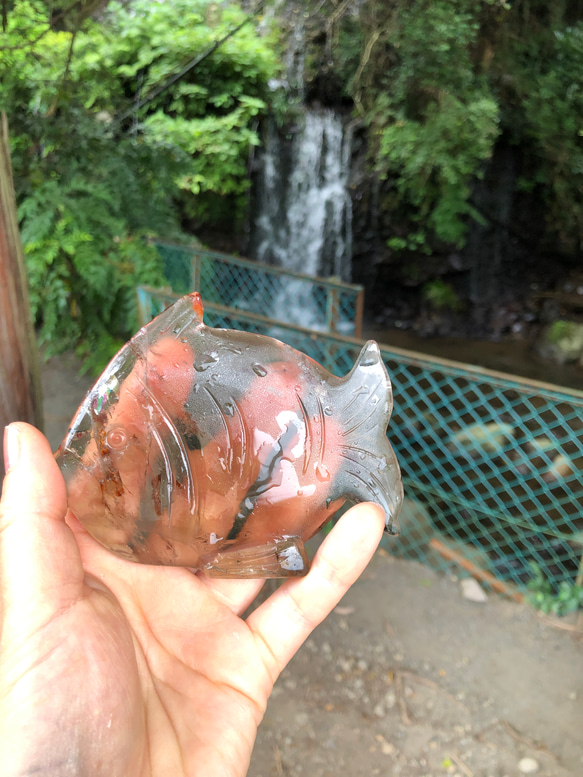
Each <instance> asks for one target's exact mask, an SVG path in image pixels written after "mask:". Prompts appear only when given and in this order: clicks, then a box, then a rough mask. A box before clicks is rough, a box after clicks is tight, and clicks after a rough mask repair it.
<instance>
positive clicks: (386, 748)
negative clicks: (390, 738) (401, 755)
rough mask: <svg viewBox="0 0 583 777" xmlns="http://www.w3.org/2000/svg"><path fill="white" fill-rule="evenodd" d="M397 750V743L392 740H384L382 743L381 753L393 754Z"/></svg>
mask: <svg viewBox="0 0 583 777" xmlns="http://www.w3.org/2000/svg"><path fill="white" fill-rule="evenodd" d="M394 752H395V745H393V744H391V742H383V743H382V744H381V753H382V754H383V755H392V754H393V753H394Z"/></svg>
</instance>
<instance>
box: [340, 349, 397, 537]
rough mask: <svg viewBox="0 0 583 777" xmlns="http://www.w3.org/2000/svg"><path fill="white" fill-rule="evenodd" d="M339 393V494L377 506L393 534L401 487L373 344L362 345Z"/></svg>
mask: <svg viewBox="0 0 583 777" xmlns="http://www.w3.org/2000/svg"><path fill="white" fill-rule="evenodd" d="M338 389H339V394H340V396H339V397H338V400H339V401H338V404H337V408H338V418H337V420H338V423H339V427H340V432H339V434H340V438H341V440H342V442H341V444H340V446H339V448H340V449H339V454H340V457H341V459H342V465H341V468H340V472H339V473H338V474H339V478H340V481H341V485H342V488H343V489H344V492H345V493H346V494H349V495H350V498H352V499H353V501H356V502H364V501H372V502H377V503H378V504H380V505H381V507H382V508H383V509H384V511H385V525H386V528H387V530H388V531H390V532H391V533H393V534H396V533H397V532H398V525H397V514H398V512H399V509H400V506H401V502H402V498H403V487H402V483H401V474H400V471H399V465H398V463H397V458H396V456H395V453H394V451H393V449H392V448H391V446H390V444H389V441H388V440H387V425H388V422H389V418H390V415H391V410H392V407H393V391H392V386H391V379H390V378H389V375H388V373H387V370H386V367H385V365H384V362H383V359H382V356H381V353H380V350H379V347H378V345H377V343H375V342H374V341H373V340H370V341H369V342H367V343H366V345H365V346H364V347H363V349H362V351H361V352H360V354H359V356H358V359H357V360H356V363H355V365H354V367H353V368H352V370H351V371H350V372H349V373H348V375H347V376H346V377H345V378H344V379H343V380H342V381H341V384H340V385H339V387H338Z"/></svg>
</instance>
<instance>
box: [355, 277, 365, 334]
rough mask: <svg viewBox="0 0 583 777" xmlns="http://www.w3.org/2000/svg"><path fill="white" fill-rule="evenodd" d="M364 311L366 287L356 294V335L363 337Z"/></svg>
mask: <svg viewBox="0 0 583 777" xmlns="http://www.w3.org/2000/svg"><path fill="white" fill-rule="evenodd" d="M363 311H364V289H361V290H360V291H359V292H358V294H357V295H356V310H355V311H354V336H355V337H358V338H359V339H360V338H361V337H362V314H363Z"/></svg>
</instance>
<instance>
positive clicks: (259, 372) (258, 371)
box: [252, 364, 267, 378]
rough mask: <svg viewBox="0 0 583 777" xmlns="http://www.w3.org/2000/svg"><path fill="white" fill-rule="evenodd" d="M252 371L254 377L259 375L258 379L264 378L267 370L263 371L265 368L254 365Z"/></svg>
mask: <svg viewBox="0 0 583 777" xmlns="http://www.w3.org/2000/svg"><path fill="white" fill-rule="evenodd" d="M252 369H253V372H254V373H255V374H256V375H259V377H260V378H264V377H265V376H266V375H267V370H266V369H265V367H262V366H261V364H254V365H253V367H252Z"/></svg>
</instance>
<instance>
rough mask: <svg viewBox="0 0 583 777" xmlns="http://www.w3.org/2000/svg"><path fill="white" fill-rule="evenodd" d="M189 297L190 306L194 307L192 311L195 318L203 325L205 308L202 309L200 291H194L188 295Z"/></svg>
mask: <svg viewBox="0 0 583 777" xmlns="http://www.w3.org/2000/svg"><path fill="white" fill-rule="evenodd" d="M188 297H189V298H190V304H191V305H192V311H193V313H194V315H195V318H196V319H197V321H198V323H199V324H202V317H203V312H204V311H203V307H202V297H201V296H200V292H199V291H192V292H191V293H190V294H188Z"/></svg>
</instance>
